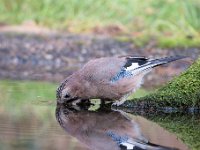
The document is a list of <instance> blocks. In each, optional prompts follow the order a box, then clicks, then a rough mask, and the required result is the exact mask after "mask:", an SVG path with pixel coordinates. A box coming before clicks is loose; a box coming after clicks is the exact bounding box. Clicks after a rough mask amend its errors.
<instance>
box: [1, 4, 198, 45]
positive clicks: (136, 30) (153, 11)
mask: <svg viewBox="0 0 200 150" xmlns="http://www.w3.org/2000/svg"><path fill="white" fill-rule="evenodd" d="M27 20H32V21H34V22H36V23H38V24H39V25H43V26H47V27H50V28H55V29H60V30H66V31H70V32H78V33H80V32H87V31H91V29H92V28H94V27H105V26H109V25H115V26H118V27H120V28H121V29H122V30H123V32H125V33H128V34H131V35H133V37H134V41H136V43H139V44H138V45H139V46H143V44H144V43H145V42H146V39H148V41H149V40H151V39H152V37H153V38H154V39H156V40H157V42H158V46H160V47H177V46H178V47H194V46H195V47H196V46H197V47H199V44H200V34H199V31H200V2H199V1H198V0H190V1H185V0H180V1H179V0H160V1H155V0H148V1H146V0H134V1H129V0H115V1H107V0H100V1H96V0H85V1H79V0H59V1H54V0H41V1H40V0H35V1H32V0H15V1H13V0H1V1H0V22H5V23H8V24H20V23H23V22H24V21H27ZM188 37H189V38H188ZM144 39H145V40H144ZM144 41H145V42H144Z"/></svg>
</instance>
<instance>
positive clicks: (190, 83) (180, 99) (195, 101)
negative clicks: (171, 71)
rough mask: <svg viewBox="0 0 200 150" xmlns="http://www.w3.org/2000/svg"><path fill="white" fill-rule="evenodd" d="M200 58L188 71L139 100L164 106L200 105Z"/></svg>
mask: <svg viewBox="0 0 200 150" xmlns="http://www.w3.org/2000/svg"><path fill="white" fill-rule="evenodd" d="M199 68H200V59H198V60H197V61H196V62H195V63H194V64H193V65H192V66H191V67H190V68H189V69H188V70H187V71H186V72H184V73H182V74H181V75H180V76H178V77H176V78H175V79H173V80H172V81H170V82H169V83H168V84H166V85H164V86H163V87H161V88H160V89H158V90H157V91H155V92H153V93H151V94H149V95H147V96H145V97H142V98H139V99H138V100H143V101H146V100H147V101H151V102H154V101H155V102H158V105H159V104H161V105H162V106H164V105H167V106H172V107H176V106H177V107H180V106H183V107H184V106H186V107H187V106H200V91H199V87H200V70H199Z"/></svg>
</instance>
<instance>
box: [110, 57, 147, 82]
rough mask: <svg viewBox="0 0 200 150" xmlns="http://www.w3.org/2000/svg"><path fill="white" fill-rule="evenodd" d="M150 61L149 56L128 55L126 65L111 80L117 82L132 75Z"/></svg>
mask: <svg viewBox="0 0 200 150" xmlns="http://www.w3.org/2000/svg"><path fill="white" fill-rule="evenodd" d="M147 63H148V58H145V57H127V58H126V63H125V65H124V66H123V67H122V68H121V70H120V72H119V73H118V74H116V76H114V77H113V78H112V79H111V81H112V82H115V81H118V80H120V79H122V78H125V77H130V76H132V75H133V74H134V70H136V69H138V68H140V67H141V66H143V65H145V64H147Z"/></svg>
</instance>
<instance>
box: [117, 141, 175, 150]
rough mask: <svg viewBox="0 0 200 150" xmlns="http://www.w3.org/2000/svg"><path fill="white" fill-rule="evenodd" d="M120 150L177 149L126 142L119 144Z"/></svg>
mask: <svg viewBox="0 0 200 150" xmlns="http://www.w3.org/2000/svg"><path fill="white" fill-rule="evenodd" d="M120 148H121V150H178V149H177V148H173V147H167V146H161V145H157V144H153V143H150V142H148V143H138V142H135V141H132V142H130V141H127V142H124V143H121V144H120Z"/></svg>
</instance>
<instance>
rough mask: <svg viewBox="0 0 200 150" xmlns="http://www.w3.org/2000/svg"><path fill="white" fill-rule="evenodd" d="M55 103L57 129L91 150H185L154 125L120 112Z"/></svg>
mask: <svg viewBox="0 0 200 150" xmlns="http://www.w3.org/2000/svg"><path fill="white" fill-rule="evenodd" d="M78 107H79V106H76V105H72V106H66V105H63V104H58V105H57V108H56V118H57V121H58V122H59V124H60V126H61V127H62V128H63V129H64V130H65V131H66V132H67V133H68V134H70V135H71V136H73V137H75V138H77V139H78V140H79V141H80V142H81V143H83V144H85V145H86V146H87V147H88V148H89V149H92V150H177V149H181V150H188V147H187V146H186V145H185V144H184V143H183V142H182V141H181V140H180V139H178V138H177V136H176V135H174V134H172V133H170V132H168V131H167V130H165V129H163V128H162V127H160V126H159V125H157V124H156V123H154V122H151V121H149V120H147V119H145V118H143V117H140V116H134V115H131V114H128V113H125V112H123V111H112V110H111V109H109V110H108V109H105V108H101V109H98V110H97V111H89V110H87V109H85V108H84V109H83V110H82V108H81V107H79V108H78Z"/></svg>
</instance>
